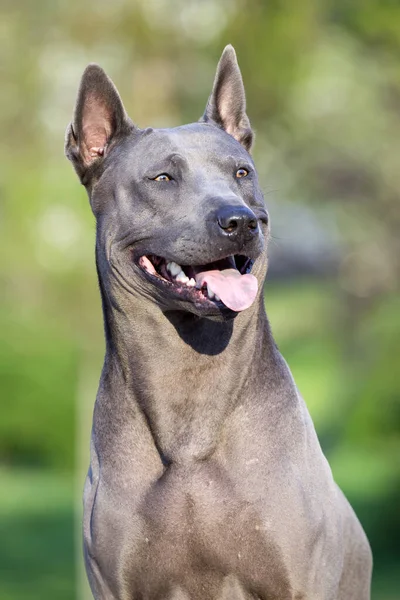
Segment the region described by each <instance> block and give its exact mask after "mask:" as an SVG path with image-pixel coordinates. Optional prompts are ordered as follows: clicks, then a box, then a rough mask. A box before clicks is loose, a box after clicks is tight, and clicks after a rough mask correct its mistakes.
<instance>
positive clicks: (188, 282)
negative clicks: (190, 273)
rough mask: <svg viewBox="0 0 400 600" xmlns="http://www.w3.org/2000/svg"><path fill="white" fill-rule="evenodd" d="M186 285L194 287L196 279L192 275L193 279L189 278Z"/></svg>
mask: <svg viewBox="0 0 400 600" xmlns="http://www.w3.org/2000/svg"><path fill="white" fill-rule="evenodd" d="M186 285H188V286H189V287H194V286H195V285H196V281H195V280H194V279H193V277H192V278H191V279H189V281H187V282H186Z"/></svg>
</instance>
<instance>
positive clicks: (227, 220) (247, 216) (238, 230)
mask: <svg viewBox="0 0 400 600" xmlns="http://www.w3.org/2000/svg"><path fill="white" fill-rule="evenodd" d="M217 221H218V225H219V226H220V228H221V229H222V230H223V232H224V234H225V235H228V236H229V237H230V238H232V239H238V238H242V240H243V241H245V242H248V241H249V240H251V239H252V238H253V236H254V234H256V233H257V232H258V222H257V217H256V215H255V214H254V213H253V212H252V211H251V210H250V209H249V208H247V206H222V207H221V208H220V209H219V210H218V212H217Z"/></svg>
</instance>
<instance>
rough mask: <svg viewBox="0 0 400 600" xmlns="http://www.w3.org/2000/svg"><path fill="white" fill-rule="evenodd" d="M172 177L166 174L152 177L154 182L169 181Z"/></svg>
mask: <svg viewBox="0 0 400 600" xmlns="http://www.w3.org/2000/svg"><path fill="white" fill-rule="evenodd" d="M171 179H172V177H170V176H169V175H168V173H160V175H157V177H154V181H171Z"/></svg>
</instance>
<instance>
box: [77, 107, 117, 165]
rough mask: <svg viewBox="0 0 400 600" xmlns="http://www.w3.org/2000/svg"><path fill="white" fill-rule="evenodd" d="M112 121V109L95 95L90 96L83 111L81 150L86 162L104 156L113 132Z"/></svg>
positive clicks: (88, 162)
mask: <svg viewBox="0 0 400 600" xmlns="http://www.w3.org/2000/svg"><path fill="white" fill-rule="evenodd" d="M111 122H112V116H111V111H110V110H109V109H108V108H107V106H106V105H105V104H104V102H103V101H102V100H100V99H99V98H96V97H95V96H89V97H88V98H87V99H86V102H85V106H84V108H83V113H82V137H83V139H82V145H81V152H82V157H83V160H84V161H85V163H86V164H88V165H89V164H90V163H91V162H93V160H94V159H96V158H97V157H99V156H103V154H104V149H105V147H106V145H107V141H108V140H109V138H110V136H111V132H112V127H111Z"/></svg>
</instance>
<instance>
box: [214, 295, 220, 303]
mask: <svg viewBox="0 0 400 600" xmlns="http://www.w3.org/2000/svg"><path fill="white" fill-rule="evenodd" d="M215 300H216V301H217V302H219V301H220V300H221V298H220V297H219V296H217V294H215Z"/></svg>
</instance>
